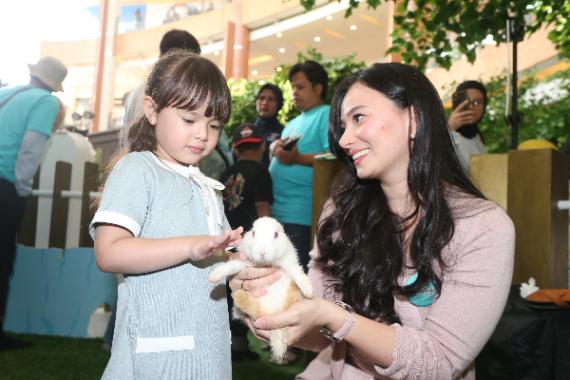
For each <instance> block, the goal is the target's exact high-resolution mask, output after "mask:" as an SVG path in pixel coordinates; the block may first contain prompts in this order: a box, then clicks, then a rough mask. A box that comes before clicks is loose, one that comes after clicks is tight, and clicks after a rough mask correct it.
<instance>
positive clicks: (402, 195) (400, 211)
mask: <svg viewBox="0 0 570 380" xmlns="http://www.w3.org/2000/svg"><path fill="white" fill-rule="evenodd" d="M381 186H382V190H383V191H384V194H385V195H386V199H387V200H388V205H389V206H390V209H391V210H392V212H393V213H394V214H396V215H398V216H400V217H402V218H405V217H406V216H408V215H410V214H411V213H412V212H413V211H414V208H415V205H414V201H413V199H412V196H411V194H410V189H409V188H408V181H407V180H406V179H405V178H403V179H399V180H397V181H393V182H382V183H381Z"/></svg>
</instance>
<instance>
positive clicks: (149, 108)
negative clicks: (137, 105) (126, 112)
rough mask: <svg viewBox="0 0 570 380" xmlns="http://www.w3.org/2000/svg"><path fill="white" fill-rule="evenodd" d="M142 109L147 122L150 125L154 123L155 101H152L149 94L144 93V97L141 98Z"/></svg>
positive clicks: (155, 117) (155, 115)
mask: <svg viewBox="0 0 570 380" xmlns="http://www.w3.org/2000/svg"><path fill="white" fill-rule="evenodd" d="M142 109H143V112H144V115H145V117H146V119H147V120H148V122H149V123H150V124H151V125H155V124H156V119H157V117H158V116H157V114H156V103H155V102H154V100H152V98H151V97H150V96H148V95H145V97H144V98H143V100H142Z"/></svg>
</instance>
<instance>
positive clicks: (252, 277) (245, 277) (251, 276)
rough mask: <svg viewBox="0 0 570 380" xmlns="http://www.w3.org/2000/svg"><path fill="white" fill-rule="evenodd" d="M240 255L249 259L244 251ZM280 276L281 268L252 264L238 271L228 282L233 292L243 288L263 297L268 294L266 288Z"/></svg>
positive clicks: (255, 295)
mask: <svg viewBox="0 0 570 380" xmlns="http://www.w3.org/2000/svg"><path fill="white" fill-rule="evenodd" d="M238 255H239V256H238V257H239V258H240V259H242V260H246V261H247V257H246V256H245V255H244V254H243V253H240V254H238ZM280 277H281V270H280V269H279V268H275V267H256V266H253V265H250V266H247V267H245V268H244V269H242V270H241V271H239V272H238V273H236V275H235V276H233V277H232V279H231V280H230V282H229V283H228V284H229V286H230V288H231V289H232V292H233V291H236V290H239V289H241V290H245V291H247V292H250V293H251V294H252V295H253V296H254V297H261V296H263V295H265V294H267V290H266V288H267V287H268V286H269V285H271V284H273V283H274V282H275V281H277V280H278V279H279V278H280Z"/></svg>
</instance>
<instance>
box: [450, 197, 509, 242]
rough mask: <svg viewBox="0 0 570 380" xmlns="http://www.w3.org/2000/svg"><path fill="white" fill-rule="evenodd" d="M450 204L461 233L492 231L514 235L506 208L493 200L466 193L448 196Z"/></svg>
mask: <svg viewBox="0 0 570 380" xmlns="http://www.w3.org/2000/svg"><path fill="white" fill-rule="evenodd" d="M448 202H449V206H450V209H451V212H452V215H453V218H454V220H455V227H456V232H457V233H459V234H470V233H476V232H477V231H481V230H486V231H492V232H493V233H494V234H498V235H500V236H509V235H512V236H514V225H513V222H512V220H511V218H510V217H509V216H508V215H507V213H506V212H505V210H504V209H503V208H502V207H500V206H499V205H498V204H496V203H495V202H493V201H490V200H488V199H483V198H479V197H475V196H472V195H469V194H465V193H455V194H453V195H451V196H449V197H448Z"/></svg>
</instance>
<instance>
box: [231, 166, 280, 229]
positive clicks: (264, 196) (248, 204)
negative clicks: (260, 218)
mask: <svg viewBox="0 0 570 380" xmlns="http://www.w3.org/2000/svg"><path fill="white" fill-rule="evenodd" d="M222 183H223V184H224V185H225V187H226V188H225V189H224V209H225V211H226V217H227V218H228V222H230V226H232V228H237V227H239V226H243V228H244V231H248V230H250V229H251V227H252V225H253V222H254V221H255V220H256V219H257V210H256V208H255V203H256V202H269V203H273V184H272V181H271V176H270V175H269V171H268V170H267V169H266V168H265V167H264V166H263V164H262V163H260V162H256V161H249V160H240V161H237V162H236V163H235V164H234V165H233V166H232V167H230V168H229V169H228V171H227V172H226V173H225V174H224V176H223V177H222Z"/></svg>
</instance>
